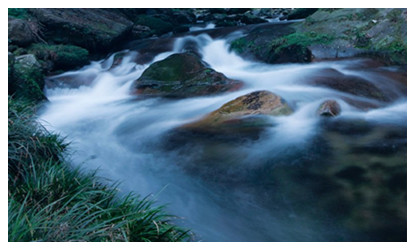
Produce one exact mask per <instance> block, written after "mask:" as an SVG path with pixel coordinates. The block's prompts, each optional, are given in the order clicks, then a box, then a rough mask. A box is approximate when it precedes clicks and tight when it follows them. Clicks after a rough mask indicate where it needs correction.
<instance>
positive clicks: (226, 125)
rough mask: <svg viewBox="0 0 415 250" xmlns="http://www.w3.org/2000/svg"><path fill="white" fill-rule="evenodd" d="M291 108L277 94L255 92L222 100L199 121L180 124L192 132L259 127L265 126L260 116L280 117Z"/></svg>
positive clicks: (249, 129)
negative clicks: (227, 100)
mask: <svg viewBox="0 0 415 250" xmlns="http://www.w3.org/2000/svg"><path fill="white" fill-rule="evenodd" d="M292 112H293V111H292V109H291V108H290V107H289V106H288V104H287V103H286V102H285V100H284V99H282V98H281V97H280V96H277V95H275V94H273V93H271V92H269V91H255V92H252V93H249V94H247V95H243V96H240V97H238V98H236V99H235V100H232V101H230V102H228V103H225V104H224V105H223V106H222V107H220V108H219V109H217V110H215V111H213V112H211V113H210V114H208V115H207V116H205V117H204V118H202V119H201V120H199V121H196V122H193V123H190V124H186V125H184V126H182V128H184V129H189V130H192V131H206V132H214V133H217V132H219V133H220V132H232V133H233V132H237V131H241V132H243V131H247V132H249V131H252V130H258V129H262V128H264V127H266V126H268V125H270V124H269V123H267V120H266V119H264V118H265V117H264V116H261V115H270V116H282V115H289V114H291V113H292Z"/></svg>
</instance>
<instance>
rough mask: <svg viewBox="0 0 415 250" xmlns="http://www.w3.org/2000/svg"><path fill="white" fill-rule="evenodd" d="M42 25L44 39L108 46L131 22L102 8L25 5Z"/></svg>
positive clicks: (95, 47)
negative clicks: (35, 6) (42, 7)
mask: <svg viewBox="0 0 415 250" xmlns="http://www.w3.org/2000/svg"><path fill="white" fill-rule="evenodd" d="M29 12H30V13H31V14H32V15H33V16H34V17H35V18H37V20H38V21H39V22H40V23H41V24H42V25H43V26H44V27H45V31H44V33H43V35H44V36H45V39H46V40H47V41H48V42H53V43H56V44H75V45H78V46H81V47H84V48H87V49H89V50H93V51H98V50H103V49H109V48H111V47H112V46H113V45H115V44H116V42H117V41H119V40H121V39H122V38H124V37H125V36H126V35H129V33H130V31H131V29H132V27H133V22H131V21H129V20H128V19H127V18H125V17H124V16H123V15H120V14H117V13H116V12H113V11H110V10H105V9H69V8H67V9H55V8H54V9H52V8H45V9H29Z"/></svg>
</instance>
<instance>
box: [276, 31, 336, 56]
mask: <svg viewBox="0 0 415 250" xmlns="http://www.w3.org/2000/svg"><path fill="white" fill-rule="evenodd" d="M332 40H333V36H331V35H328V34H318V33H316V32H304V33H299V32H296V33H292V34H289V35H286V36H283V37H279V38H277V39H275V40H273V41H272V42H271V44H270V46H271V48H272V50H273V52H274V53H279V52H280V51H281V50H283V49H285V48H289V47H291V46H293V45H295V46H299V47H301V48H304V49H306V47H307V46H310V45H312V44H328V43H330V42H331V41H332Z"/></svg>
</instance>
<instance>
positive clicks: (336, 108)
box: [317, 100, 341, 117]
mask: <svg viewBox="0 0 415 250" xmlns="http://www.w3.org/2000/svg"><path fill="white" fill-rule="evenodd" d="M340 112H341V108H340V105H339V104H338V103H337V102H336V101H335V100H327V101H324V102H323V103H322V104H321V105H320V107H319V109H318V111H317V113H318V114H319V115H320V116H327V117H332V116H338V115H339V114H340Z"/></svg>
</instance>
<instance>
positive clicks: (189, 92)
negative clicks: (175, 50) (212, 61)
mask: <svg viewBox="0 0 415 250" xmlns="http://www.w3.org/2000/svg"><path fill="white" fill-rule="evenodd" d="M241 86H242V82H240V81H236V80H232V79H228V78H227V77H226V76H225V75H223V74H222V73H219V72H216V71H215V70H213V69H211V68H209V67H208V65H207V64H206V63H205V62H203V61H202V60H201V59H200V58H199V57H198V56H197V55H195V54H193V53H181V54H173V55H171V56H169V57H167V58H166V59H164V60H162V61H159V62H155V63H153V64H152V65H150V67H148V68H147V69H146V70H145V71H144V72H143V74H142V75H141V77H140V78H139V79H138V80H136V82H135V84H134V92H135V93H137V94H144V95H153V96H163V97H174V98H185V97H192V96H203V95H212V94H219V93H223V92H227V91H233V90H237V89H239V88H240V87H241Z"/></svg>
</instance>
